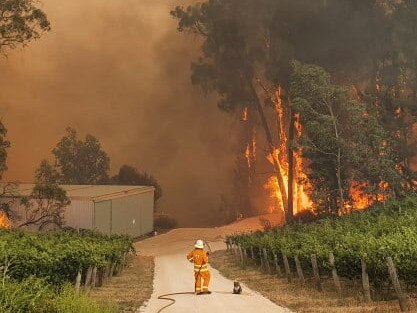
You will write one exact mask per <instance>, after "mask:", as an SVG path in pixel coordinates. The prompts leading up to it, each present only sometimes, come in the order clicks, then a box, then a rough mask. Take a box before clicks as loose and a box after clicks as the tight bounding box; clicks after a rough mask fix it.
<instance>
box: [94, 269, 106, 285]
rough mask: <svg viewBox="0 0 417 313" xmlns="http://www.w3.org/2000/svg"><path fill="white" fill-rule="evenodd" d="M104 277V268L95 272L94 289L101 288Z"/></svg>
mask: <svg viewBox="0 0 417 313" xmlns="http://www.w3.org/2000/svg"><path fill="white" fill-rule="evenodd" d="M105 275H106V270H105V268H104V267H100V268H99V269H98V270H97V283H96V287H101V286H103V283H104V276H105Z"/></svg>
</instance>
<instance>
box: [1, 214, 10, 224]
mask: <svg viewBox="0 0 417 313" xmlns="http://www.w3.org/2000/svg"><path fill="white" fill-rule="evenodd" d="M10 227H11V223H10V221H9V219H8V218H7V216H6V215H5V214H4V213H3V212H0V228H10Z"/></svg>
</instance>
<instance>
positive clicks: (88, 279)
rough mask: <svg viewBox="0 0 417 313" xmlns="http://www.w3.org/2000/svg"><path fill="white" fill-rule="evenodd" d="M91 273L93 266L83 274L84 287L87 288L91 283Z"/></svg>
mask: <svg viewBox="0 0 417 313" xmlns="http://www.w3.org/2000/svg"><path fill="white" fill-rule="evenodd" d="M92 273H93V268H92V267H91V266H90V267H89V268H88V270H87V274H85V281H84V288H88V287H89V286H90V284H91V275H92Z"/></svg>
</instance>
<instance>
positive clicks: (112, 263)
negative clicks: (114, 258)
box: [110, 262, 116, 277]
mask: <svg viewBox="0 0 417 313" xmlns="http://www.w3.org/2000/svg"><path fill="white" fill-rule="evenodd" d="M115 267H116V262H111V268H110V277H113V275H114V269H115Z"/></svg>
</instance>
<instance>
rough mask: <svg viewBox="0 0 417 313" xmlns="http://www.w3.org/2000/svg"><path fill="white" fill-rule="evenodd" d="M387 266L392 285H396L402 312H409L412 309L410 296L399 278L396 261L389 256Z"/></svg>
mask: <svg viewBox="0 0 417 313" xmlns="http://www.w3.org/2000/svg"><path fill="white" fill-rule="evenodd" d="M387 266H388V272H389V276H390V278H391V282H392V285H393V286H394V289H395V293H396V294H397V297H398V301H399V303H400V309H401V312H407V311H408V310H409V309H410V307H409V303H408V298H407V296H406V295H405V294H404V293H403V291H402V288H401V285H400V280H399V279H398V274H397V269H396V268H395V264H394V261H393V260H392V258H391V257H387Z"/></svg>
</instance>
